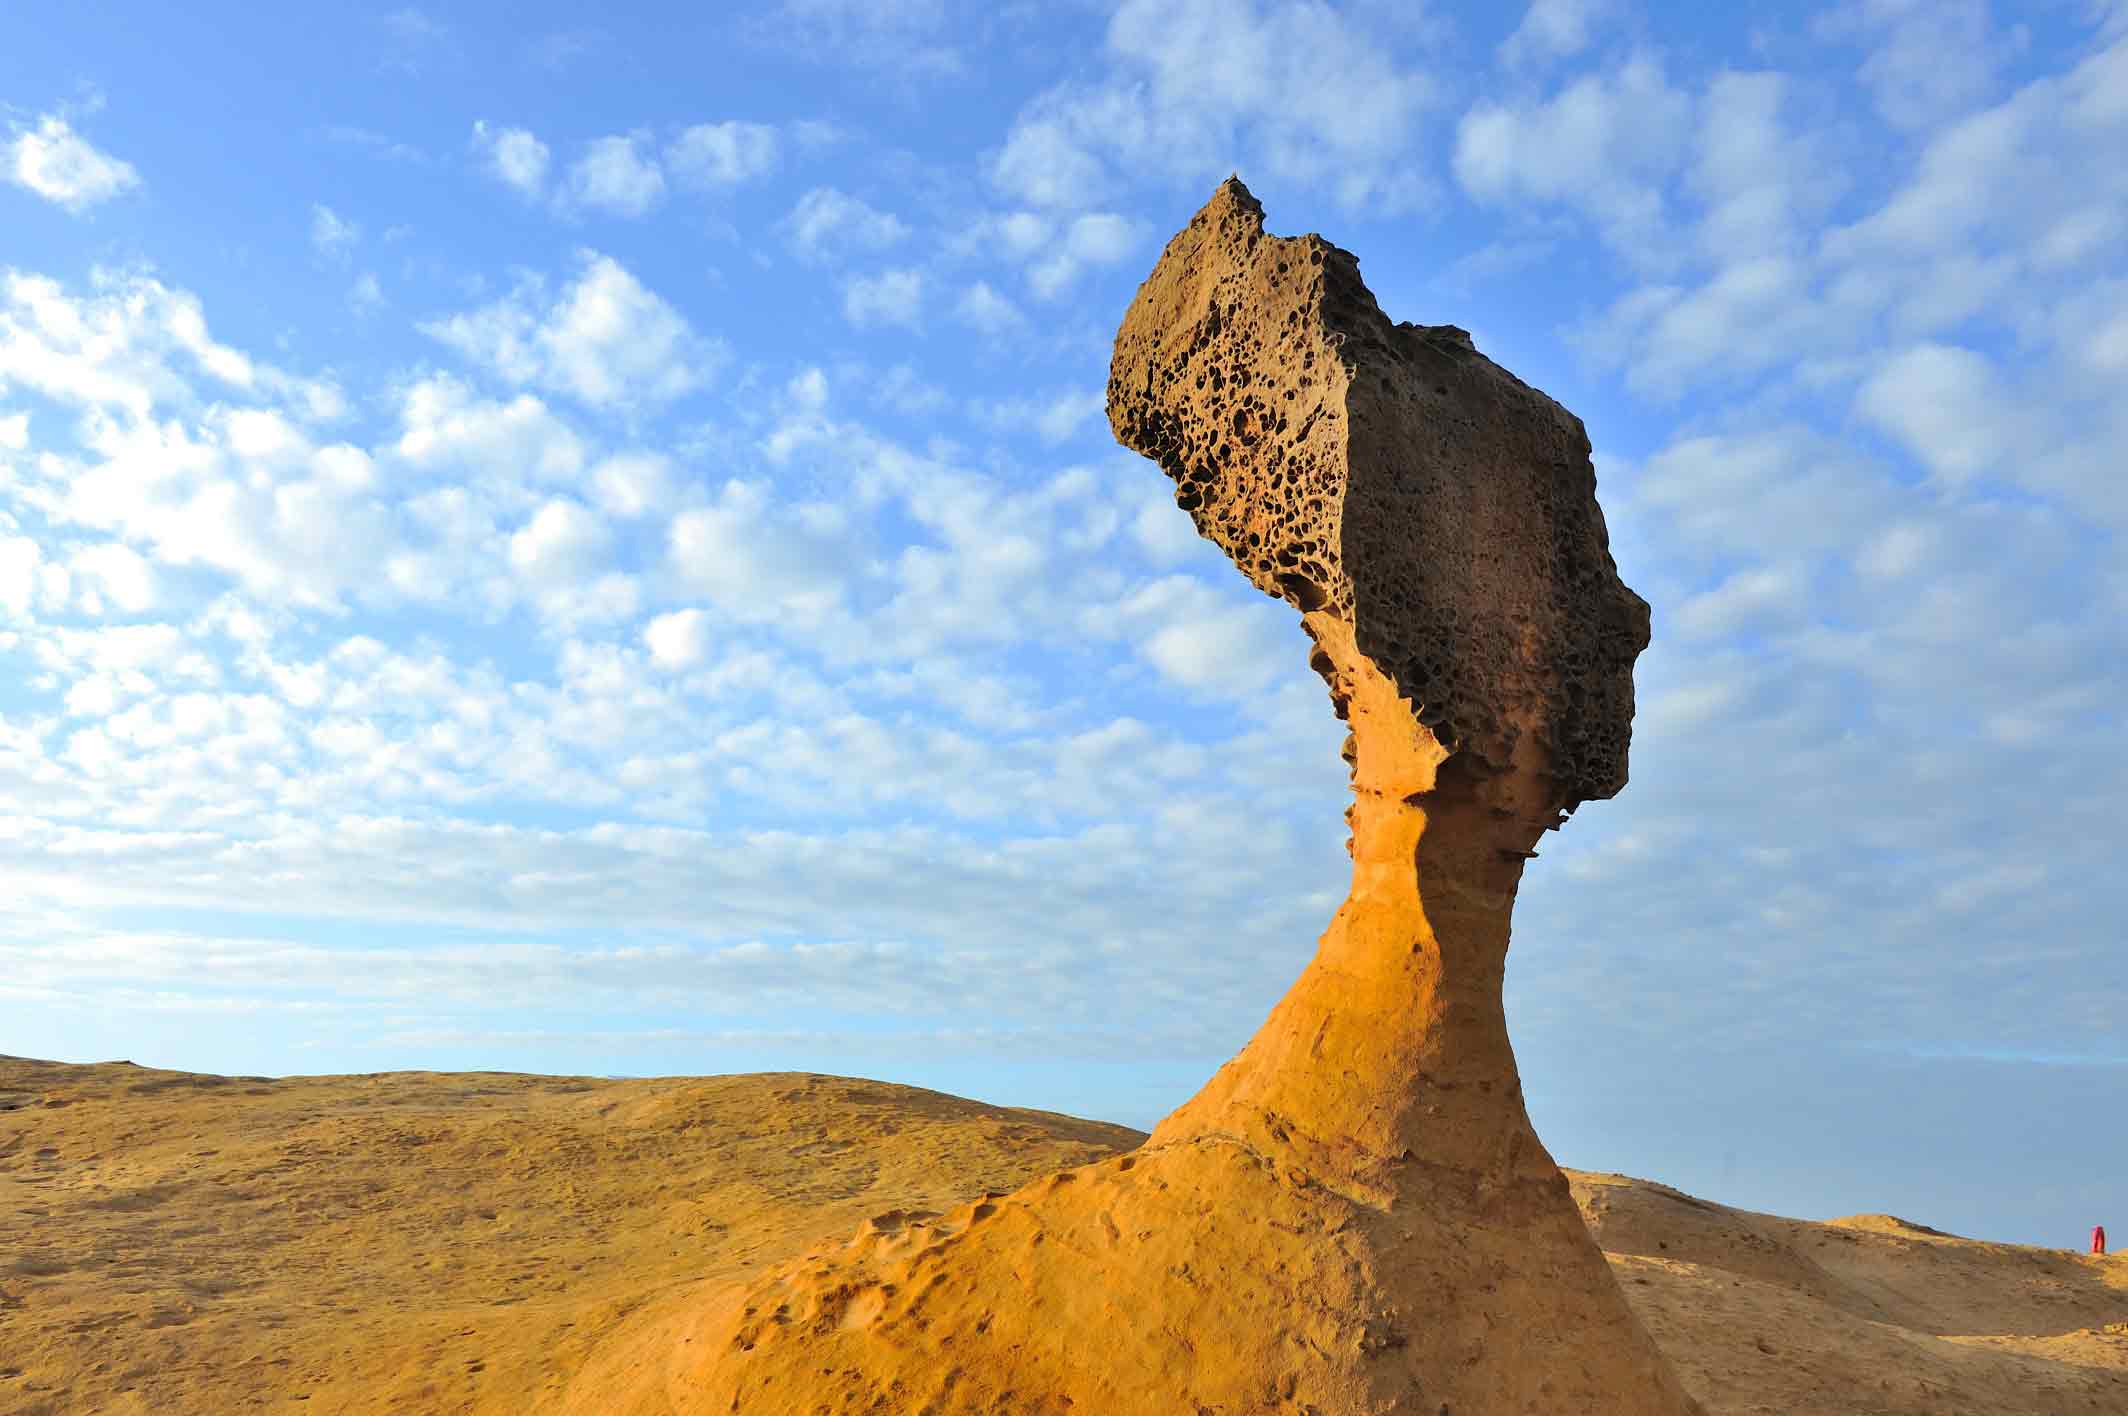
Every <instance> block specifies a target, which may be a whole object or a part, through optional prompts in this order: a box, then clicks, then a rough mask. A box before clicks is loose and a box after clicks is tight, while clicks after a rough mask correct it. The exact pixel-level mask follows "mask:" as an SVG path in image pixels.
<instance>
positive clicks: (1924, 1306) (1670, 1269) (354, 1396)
mask: <svg viewBox="0 0 2128 1416" xmlns="http://www.w3.org/2000/svg"><path fill="white" fill-rule="evenodd" d="M1139 1139H1140V1137H1139V1136H1138V1134H1137V1133H1136V1132H1132V1131H1129V1130H1126V1129H1124V1128H1122V1127H1119V1126H1105V1125H1100V1124H1098V1123H1094V1122H1086V1121H1076V1120H1072V1119H1071V1118H1068V1117H1062V1116H1055V1115H1050V1114H1046V1113H1040V1112H1028V1111H1010V1110H1004V1109H1000V1108H997V1107H989V1106H983V1105H980V1104H978V1103H975V1102H969V1101H962V1100H959V1099H956V1098H953V1097H947V1096H941V1095H939V1094H937V1093H934V1092H923V1091H916V1090H912V1089H909V1088H906V1087H896V1086H889V1085H886V1084H883V1083H875V1082H862V1081H852V1080H848V1079H842V1078H833V1077H814V1076H803V1075H768V1076H744V1077H712V1078H699V1079H663V1080H651V1081H622V1082H608V1081H600V1080H597V1079H594V1078H562V1077H534V1076H519V1075H505V1074H490V1073H471V1074H448V1075H446V1074H435V1073H396V1074H389V1075H384V1076H375V1077H366V1076H357V1077H313V1078H300V1079H292V1080H285V1081H277V1082H269V1081H264V1080H260V1079H247V1078H223V1077H200V1076H192V1075H189V1074H184V1073H175V1072H159V1071H151V1070H147V1069H143V1068H138V1067H132V1066H126V1065H123V1064H115V1063H114V1064H104V1065H101V1066H95V1067H71V1066H64V1065H61V1064H57V1063H43V1062H25V1061H20V1060H15V1059H0V1413H7V1416H29V1413H40V1414H41V1416H61V1413H64V1416H78V1414H80V1413H96V1412H154V1413H158V1416H163V1413H175V1414H176V1416H191V1413H199V1416H219V1413H223V1412H239V1411H247V1410H300V1411H305V1412H309V1413H313V1416H316V1413H323V1412H405V1413H428V1412H437V1413H450V1412H482V1413H498V1416H500V1413H518V1412H525V1411H537V1410H543V1409H560V1408H561V1407H562V1406H563V1405H564V1404H565V1403H567V1404H570V1405H573V1406H574V1407H575V1408H576V1409H578V1410H584V1411H606V1410H610V1411H614V1412H625V1411H630V1410H635V1411H646V1412H649V1411H658V1410H660V1409H661V1403H662V1402H663V1399H664V1398H663V1396H662V1393H661V1387H662V1383H661V1382H658V1381H638V1382H635V1383H634V1384H633V1385H630V1386H628V1387H627V1388H626V1389H625V1390H624V1389H623V1387H622V1386H621V1385H617V1384H614V1383H613V1382H611V1381H610V1379H609V1380H604V1381H602V1382H601V1383H600V1384H598V1385H596V1386H592V1385H589V1384H587V1378H588V1377H589V1376H590V1375H592V1374H594V1373H597V1372H600V1371H603V1372H604V1373H607V1374H611V1373H613V1372H615V1371H619V1372H621V1373H624V1374H627V1373H635V1374H638V1375H646V1376H655V1375H656V1370H655V1369H656V1364H658V1363H660V1362H664V1361H666V1360H667V1359H668V1357H669V1353H668V1352H667V1351H666V1349H665V1348H664V1346H663V1344H662V1341H661V1338H662V1336H663V1335H664V1334H666V1333H669V1332H671V1331H672V1322H673V1321H674V1320H675V1318H676V1317H677V1316H679V1315H684V1314H687V1313H690V1312H699V1311H700V1310H701V1309H702V1308H703V1307H704V1306H705V1305H706V1304H708V1303H710V1302H713V1301H714V1297H715V1295H716V1294H717V1293H719V1292H721V1291H728V1290H729V1289H730V1288H731V1287H732V1286H733V1285H734V1284H736V1283H738V1282H739V1281H741V1280H743V1279H744V1278H746V1277H747V1276H749V1275H751V1274H754V1273H756V1272H758V1271H760V1270H761V1269H762V1268H764V1267H766V1266H768V1265H771V1264H774V1263H777V1262H779V1261H782V1260H784V1259H787V1258H789V1257H791V1256H793V1255H796V1254H798V1253H800V1252H803V1251H806V1250H809V1249H816V1248H818V1249H833V1248H837V1247H839V1246H840V1245H842V1244H843V1243H844V1242H846V1241H847V1240H848V1239H849V1238H850V1237H851V1236H852V1235H853V1234H854V1233H855V1232H856V1231H857V1229H858V1226H859V1224H860V1223H861V1222H862V1221H864V1220H866V1219H868V1218H871V1217H873V1216H876V1215H880V1214H883V1213H887V1212H889V1211H892V1210H896V1209H901V1210H919V1211H921V1210H936V1211H948V1210H950V1209H951V1208H952V1207H953V1206H954V1205H956V1204H958V1203H961V1202H964V1201H967V1200H970V1199H974V1198H977V1197H979V1196H980V1195H982V1194H983V1193H984V1192H985V1191H990V1192H1001V1191H1007V1190H1011V1189H1013V1188H1015V1187H1016V1186H1018V1185H1020V1184H1021V1183H1023V1182H1024V1181H1026V1180H1027V1179H1029V1178H1032V1177H1034V1176H1037V1175H1040V1174H1043V1173H1046V1172H1048V1171H1052V1170H1058V1169H1062V1168H1065V1167H1069V1166H1077V1165H1085V1164H1090V1163H1093V1162H1095V1161H1097V1160H1101V1159H1103V1158H1105V1157H1107V1156H1109V1155H1112V1154H1114V1153H1116V1152H1118V1151H1121V1150H1125V1149H1128V1148H1129V1147H1131V1146H1133V1145H1135V1144H1137V1142H1138V1141H1139ZM1568 1176H1569V1179H1570V1180H1571V1181H1572V1184H1573V1190H1574V1196H1575V1198H1576V1200H1577V1201H1578V1202H1579V1203H1580V1206H1581V1209H1582V1213H1583V1215H1584V1216H1585V1217H1586V1218H1587V1220H1588V1222H1589V1227H1590V1230H1591V1232H1592V1233H1593V1234H1594V1235H1595V1237H1596V1239H1597V1241H1598V1242H1599V1243H1600V1244H1601V1245H1602V1246H1603V1248H1604V1249H1605V1251H1606V1253H1607V1254H1608V1256H1609V1258H1610V1262H1611V1264H1612V1266H1613V1269H1614V1270H1615V1271H1616V1272H1617V1274H1618V1276H1619V1279H1620V1280H1621V1282H1622V1284H1623V1286H1624V1288H1625V1292H1626V1294H1627V1296H1628V1298H1629V1299H1630V1300H1631V1302H1632V1304H1633V1307H1634V1310H1635V1311H1636V1313H1637V1314H1638V1315H1639V1316H1640V1318H1641V1320H1642V1321H1643V1322H1644V1323H1645V1324H1646V1325H1647V1327H1648V1329H1649V1330H1650V1331H1651V1332H1652V1333H1653V1334H1654V1336H1655V1338H1656V1340H1657V1342H1658V1343H1659V1345H1660V1346H1661V1348H1662V1350H1663V1352H1664V1354H1665V1355H1666V1356H1667V1357H1668V1358H1669V1359H1670V1361H1671V1362H1672V1363H1673V1364H1674V1366H1675V1367H1676V1369H1677V1370H1678V1372H1679V1373H1680V1375H1681V1376H1682V1377H1683V1378H1684V1380H1685V1384H1686V1385H1687V1387H1688V1388H1690V1390H1691V1391H1692V1392H1693V1394H1694V1395H1696V1396H1698V1397H1699V1398H1700V1399H1701V1400H1702V1401H1703V1402H1704V1403H1705V1404H1706V1407H1707V1410H1708V1411H1709V1412H1710V1413H1721V1414H1722V1416H1745V1413H1754V1416H1756V1414H1757V1413H1765V1416H1775V1413H1778V1416H1922V1414H1923V1413H1928V1414H1929V1416H1962V1413H1973V1416H1980V1413H1987V1416H2074V1413H2079V1412H2098V1413H2105V1416H2117V1414H2118V1413H2122V1412H2128V1257H2112V1258H2105V1259H2094V1258H2091V1257H2089V1256H2087V1255H2081V1254H2072V1253H2068V1252H2065V1251H2057V1250H2046V1249H2031V1248H2023V1247H2019V1246H2015V1245H2007V1244H1988V1243H1982V1242H1979V1241H1975V1240H1969V1239H1959V1238H1954V1237H1951V1236H1949V1235H1941V1234H1936V1233H1933V1232H1931V1231H1929V1230H1926V1229H1923V1228H1920V1227H1918V1226H1914V1225H1910V1224H1907V1223H1904V1222H1902V1221H1899V1220H1895V1219H1892V1218H1890V1217H1888V1216H1882V1215H1876V1216H1858V1217H1856V1218H1852V1219H1845V1220H1836V1221H1833V1222H1831V1223H1825V1224H1819V1223H1809V1222H1805V1221H1801V1220H1791V1219H1782V1218H1778V1217H1775V1216H1772V1215H1761V1214H1752V1213H1749V1212H1746V1211H1741V1210H1733V1209H1728V1208H1725V1207H1723V1206H1720V1205H1713V1204H1709V1203H1707V1202H1705V1201H1702V1200H1695V1199H1692V1198H1691V1197H1689V1196H1686V1195H1682V1194H1679V1193H1678V1192H1676V1191H1674V1190H1670V1189H1667V1188H1666V1187H1663V1186H1660V1185H1653V1184H1649V1183H1647V1182H1645V1181H1638V1180H1628V1179H1625V1178H1623V1177H1619V1176H1610V1175H1584V1174H1578V1173H1575V1172H1568ZM890 1223H891V1221H890ZM595 1350H596V1353H597V1355H596V1357H595V1358H594V1356H593V1354H594V1351H595ZM617 1359H618V1360H617ZM664 1409H669V1407H666V1408H664ZM1233 1416H1239V1413H1234V1414H1233Z"/></svg>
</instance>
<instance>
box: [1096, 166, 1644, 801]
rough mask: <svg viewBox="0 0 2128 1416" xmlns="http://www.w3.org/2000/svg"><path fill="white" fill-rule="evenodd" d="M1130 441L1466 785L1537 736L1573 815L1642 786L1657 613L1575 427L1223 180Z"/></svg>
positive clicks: (1174, 284)
mask: <svg viewBox="0 0 2128 1416" xmlns="http://www.w3.org/2000/svg"><path fill="white" fill-rule="evenodd" d="M1108 407H1109V420H1110V423H1111V424H1112V426H1113V427H1114V429H1115V434H1116V437H1117V439H1118V440H1119V441H1120V442H1122V443H1123V444H1124V445H1125V446H1126V447H1130V448H1133V449H1135V450H1136V451H1138V452H1141V453H1143V454H1145V456H1147V457H1149V458H1151V459H1153V461H1155V462H1157V463H1159V464H1160V467H1161V468H1162V470H1163V471H1165V472H1166V473H1167V474H1168V475H1169V476H1170V477H1172V478H1173V479H1174V480H1175V499H1176V501H1177V502H1178V503H1179V504H1180V505H1181V507H1182V508H1183V510H1185V511H1187V512H1189V514H1190V515H1191V517H1192V518H1193V519H1194V520H1195V521H1196V523H1197V529H1198V530H1199V531H1200V532H1202V533H1203V534H1204V535H1205V536H1206V537H1207V538H1209V539H1210V540H1212V541H1214V542H1216V543H1217V544H1218V545H1219V546H1220V548H1221V549H1223V550H1225V551H1226V553H1227V554H1228V555H1229V556H1231V557H1232V558H1233V560H1234V563H1235V564H1236V565H1238V566H1239V567H1240V568H1241V570H1242V572H1243V573H1244V574H1246V575H1247V576H1248V577H1249V579H1250V581H1251V582H1252V583H1254V584H1255V585H1256V586H1257V588H1258V589H1261V590H1263V591H1264V592H1266V593H1267V594H1271V595H1276V596H1280V597H1281V598H1283V599H1285V600H1287V601H1288V602H1290V603H1291V604H1293V605H1294V606H1295V607H1296V608H1298V609H1300V610H1302V611H1312V610H1317V609H1327V610H1328V611H1329V612H1331V613H1332V614H1334V615H1336V616H1337V617H1338V618H1340V619H1344V620H1346V621H1348V622H1350V623H1351V624H1352V625H1353V626H1354V629H1355V632H1356V636H1357V642H1358V647H1359V649H1360V651H1361V652H1362V653H1364V654H1366V655H1367V656H1368V657H1369V658H1370V659H1372V660H1374V662H1375V663H1377V664H1378V665H1380V666H1381V668H1382V670H1383V672H1385V673H1386V674H1388V676H1389V677H1390V679H1391V680H1392V681H1393V682H1394V683H1395V684H1396V685H1397V688H1398V690H1399V692H1400V694H1401V695H1402V696H1403V697H1405V698H1408V699H1410V700H1411V701H1412V703H1413V704H1414V705H1415V708H1416V710H1417V716H1418V719H1419V721H1420V722H1421V723H1424V724H1425V725H1426V726H1427V727H1429V728H1430V729H1432V730H1433V732H1434V734H1435V736H1436V737H1437V738H1439V739H1440V740H1441V741H1442V744H1443V745H1444V746H1447V747H1450V748H1453V749H1455V750H1457V751H1458V752H1460V753H1461V754H1463V755H1465V757H1466V759H1467V760H1466V762H1465V764H1464V765H1466V766H1469V767H1482V768H1484V769H1488V770H1495V771H1498V770H1504V769H1506V767H1507V766H1508V765H1509V763H1510V762H1511V761H1512V760H1513V759H1514V755H1515V752H1516V750H1517V739H1518V737H1519V736H1520V735H1521V733H1523V732H1525V731H1528V732H1531V733H1534V734H1535V735H1536V737H1537V739H1538V741H1537V743H1536V746H1537V747H1538V748H1539V749H1541V751H1542V754H1543V757H1544V759H1545V760H1546V761H1547V762H1548V763H1549V771H1550V774H1551V776H1552V777H1553V779H1554V781H1555V783H1556V786H1557V795H1558V797H1559V805H1560V806H1561V807H1562V808H1564V809H1568V810H1571V809H1572V808H1573V807H1574V806H1575V805H1577V804H1579V803H1580V802H1582V801H1584V800H1587V799H1590V798H1601V797H1609V796H1613V795H1615V794H1616V793H1617V791H1618V790H1619V788H1621V787H1622V786H1624V785H1625V779H1626V747H1627V742H1628V739H1629V737H1630V733H1631V727H1632V721H1633V680H1632V676H1631V673H1630V669H1631V666H1632V663H1633V660H1634V658H1635V657H1636V656H1637V655H1638V654H1639V653H1640V651H1641V650H1642V649H1644V648H1646V647H1647V644H1648V607H1647V604H1646V603H1645V602H1644V601H1643V600H1641V598H1640V597H1639V596H1638V595H1635V594H1634V593H1633V592H1632V591H1631V590H1628V589H1627V588H1626V587H1625V586H1624V585H1623V584H1622V583H1621V582H1620V581H1619V578H1618V570H1617V566H1616V565H1615V563H1614V562H1613V561H1612V559H1611V553H1610V542H1609V537H1608V535H1607V534H1606V531H1605V528H1604V521H1603V512H1602V510H1601V509H1600V508H1599V507H1598V506H1597V504H1596V496H1595V489H1596V477H1595V472H1594V470H1593V468H1592V466H1591V464H1590V460H1589V439H1588V434H1587V433H1586V431H1585V430H1584V429H1583V428H1582V424H1581V420H1580V419H1579V418H1576V417H1575V416H1574V415H1573V414H1571V413H1569V412H1567V410H1566V409H1564V408H1562V407H1560V406H1559V405H1558V404H1557V403H1555V402H1553V401H1552V400H1551V399H1550V398H1548V397H1546V396H1545V395H1544V394H1542V393H1540V392H1538V391H1537V390H1535V389H1533V388H1531V387H1529V386H1528V385H1527V384H1524V383H1523V382H1522V381H1521V380H1520V379H1517V378H1516V377H1515V376H1514V375H1513V374H1510V373H1509V372H1507V371H1506V370H1505V369H1503V368H1501V367H1500V366H1499V365H1497V364H1495V363H1493V362H1492V361H1491V360H1490V359H1488V358H1486V357H1485V356H1484V355H1483V354H1480V353H1479V352H1478V351H1477V350H1476V349H1475V348H1473V347H1472V345H1471V341H1470V336H1469V335H1468V334H1466V333H1464V331H1462V330H1460V329H1458V328H1456V327H1455V326H1453V325H1434V326H1425V325H1415V324H1395V323H1392V322H1391V321H1390V319H1389V318H1388V316H1386V315H1384V314H1383V313H1382V310H1381V307H1380V306H1379V305H1377V304H1376V303H1375V299H1374V296H1373V295H1372V294H1371V293H1370V292H1369V291H1368V289H1367V287H1366V285H1365V284H1363V283H1362V282H1361V280H1360V275H1359V261H1358V258H1357V257H1355V256H1354V255H1353V254H1352V253H1351V252H1349V251H1345V250H1341V249H1339V248H1338V247H1336V246H1333V245H1331V244H1330V243H1329V242H1328V241H1325V240H1324V239H1323V238H1322V237H1320V236H1313V235H1310V236H1295V237H1278V236H1270V235H1266V234H1265V232H1264V228H1263V208H1262V206H1261V205H1260V204H1259V203H1258V202H1257V201H1256V199H1255V198H1254V197H1253V196H1251V195H1250V194H1249V191H1248V189H1247V188H1246V187H1244V186H1242V184H1241V183H1240V181H1239V180H1234V179H1230V180H1229V181H1228V182H1226V183H1225V184H1224V185H1223V186H1222V187H1221V188H1220V189H1219V191H1218V192H1217V193H1216V194H1214V196H1213V198H1212V200H1211V202H1210V203H1208V204H1207V205H1206V206H1205V208H1204V209H1203V210H1202V211H1201V212H1199V213H1198V214H1197V216H1196V217H1195V218H1194V219H1193V220H1192V221H1191V222H1190V224H1189V225H1188V226H1187V227H1185V228H1184V229H1183V230H1182V231H1181V232H1180V233H1179V234H1177V235H1176V237H1175V238H1174V239H1173V240H1172V241H1170V242H1169V243H1168V247H1167V250H1166V252H1165V253H1164V254H1163V255H1162V257H1161V259H1160V265H1159V267H1158V269H1157V271H1156V273H1155V275H1154V277H1153V278H1152V279H1150V280H1148V281H1147V282H1146V283H1145V285H1144V287H1143V288H1142V289H1141V290H1140V291H1139V294H1138V299H1137V301H1136V303H1134V304H1133V305H1132V306H1131V310H1130V313H1129V314H1128V315H1127V316H1126V317H1125V320H1124V323H1123V328H1122V331H1121V333H1120V334H1119V335H1118V336H1117V340H1116V351H1115V359H1114V362H1113V364H1112V366H1111V371H1110V378H1109V386H1108Z"/></svg>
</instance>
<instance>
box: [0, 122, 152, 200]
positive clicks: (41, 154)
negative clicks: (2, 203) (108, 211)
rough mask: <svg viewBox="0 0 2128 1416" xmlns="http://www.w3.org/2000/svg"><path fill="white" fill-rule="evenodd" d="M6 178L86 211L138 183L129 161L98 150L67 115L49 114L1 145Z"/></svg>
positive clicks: (138, 177) (0, 150)
mask: <svg viewBox="0 0 2128 1416" xmlns="http://www.w3.org/2000/svg"><path fill="white" fill-rule="evenodd" d="M0 161H4V163H5V166H6V172H7V176H8V179H9V180H10V181H12V182H14V183H16V184H17V185H18V186H22V187H27V188H28V189H29V190H30V191H32V192H35V193H36V194H37V195H38V196H40V197H43V198H44V199H45V200H46V201H48V202H56V203H58V204H59V205H60V206H63V207H65V208H66V209H67V210H68V211H71V212H82V211H86V210H88V209H89V208H90V207H92V206H95V205H96V204H97V203H99V202H106V201H109V200H110V199H111V198H113V197H115V196H117V195H119V194H120V193H121V192H126V191H130V190H132V189H133V188H135V187H137V186H139V185H140V174H139V173H138V172H136V171H134V169H133V164H132V163H130V162H124V161H121V160H120V159H118V158H115V157H112V156H110V155H109V154H107V153H102V152H99V151H97V150H96V149H95V148H94V147H91V146H90V145H89V142H88V140H87V139H85V138H83V137H81V136H80V135H79V134H78V133H76V132H75V131H74V130H73V128H72V127H70V126H68V124H67V122H66V120H65V119H63V118H60V117H57V116H55V115H52V114H46V115H45V116H44V117H42V118H40V119H38V120H37V126H36V127H34V128H20V127H18V128H16V130H15V138H14V141H13V142H11V143H9V144H8V145H7V146H6V147H5V148H4V149H0Z"/></svg>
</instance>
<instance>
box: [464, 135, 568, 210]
mask: <svg viewBox="0 0 2128 1416" xmlns="http://www.w3.org/2000/svg"><path fill="white" fill-rule="evenodd" d="M473 147H474V150H475V151H477V152H479V153H481V154H483V155H484V156H485V157H486V158H487V160H488V171H489V172H490V173H492V174H493V175H494V176H495V177H496V178H497V179H498V180H500V181H501V182H502V183H503V184H504V185H505V186H509V187H514V188H516V189H517V190H518V191H519V192H521V193H523V194H524V195H525V196H527V197H537V196H538V195H539V194H540V191H541V189H542V188H544V187H545V186H546V182H547V160H548V158H549V156H550V154H549V152H548V149H547V145H546V144H545V143H543V142H541V141H540V140H539V139H538V138H536V137H534V136H533V135H532V134H531V133H530V132H528V131H527V130H525V129H523V128H500V127H495V126H493V125H492V124H490V123H489V122H488V121H487V120H486V119H485V118H483V119H480V120H479V121H477V122H475V123H474V124H473Z"/></svg>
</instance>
